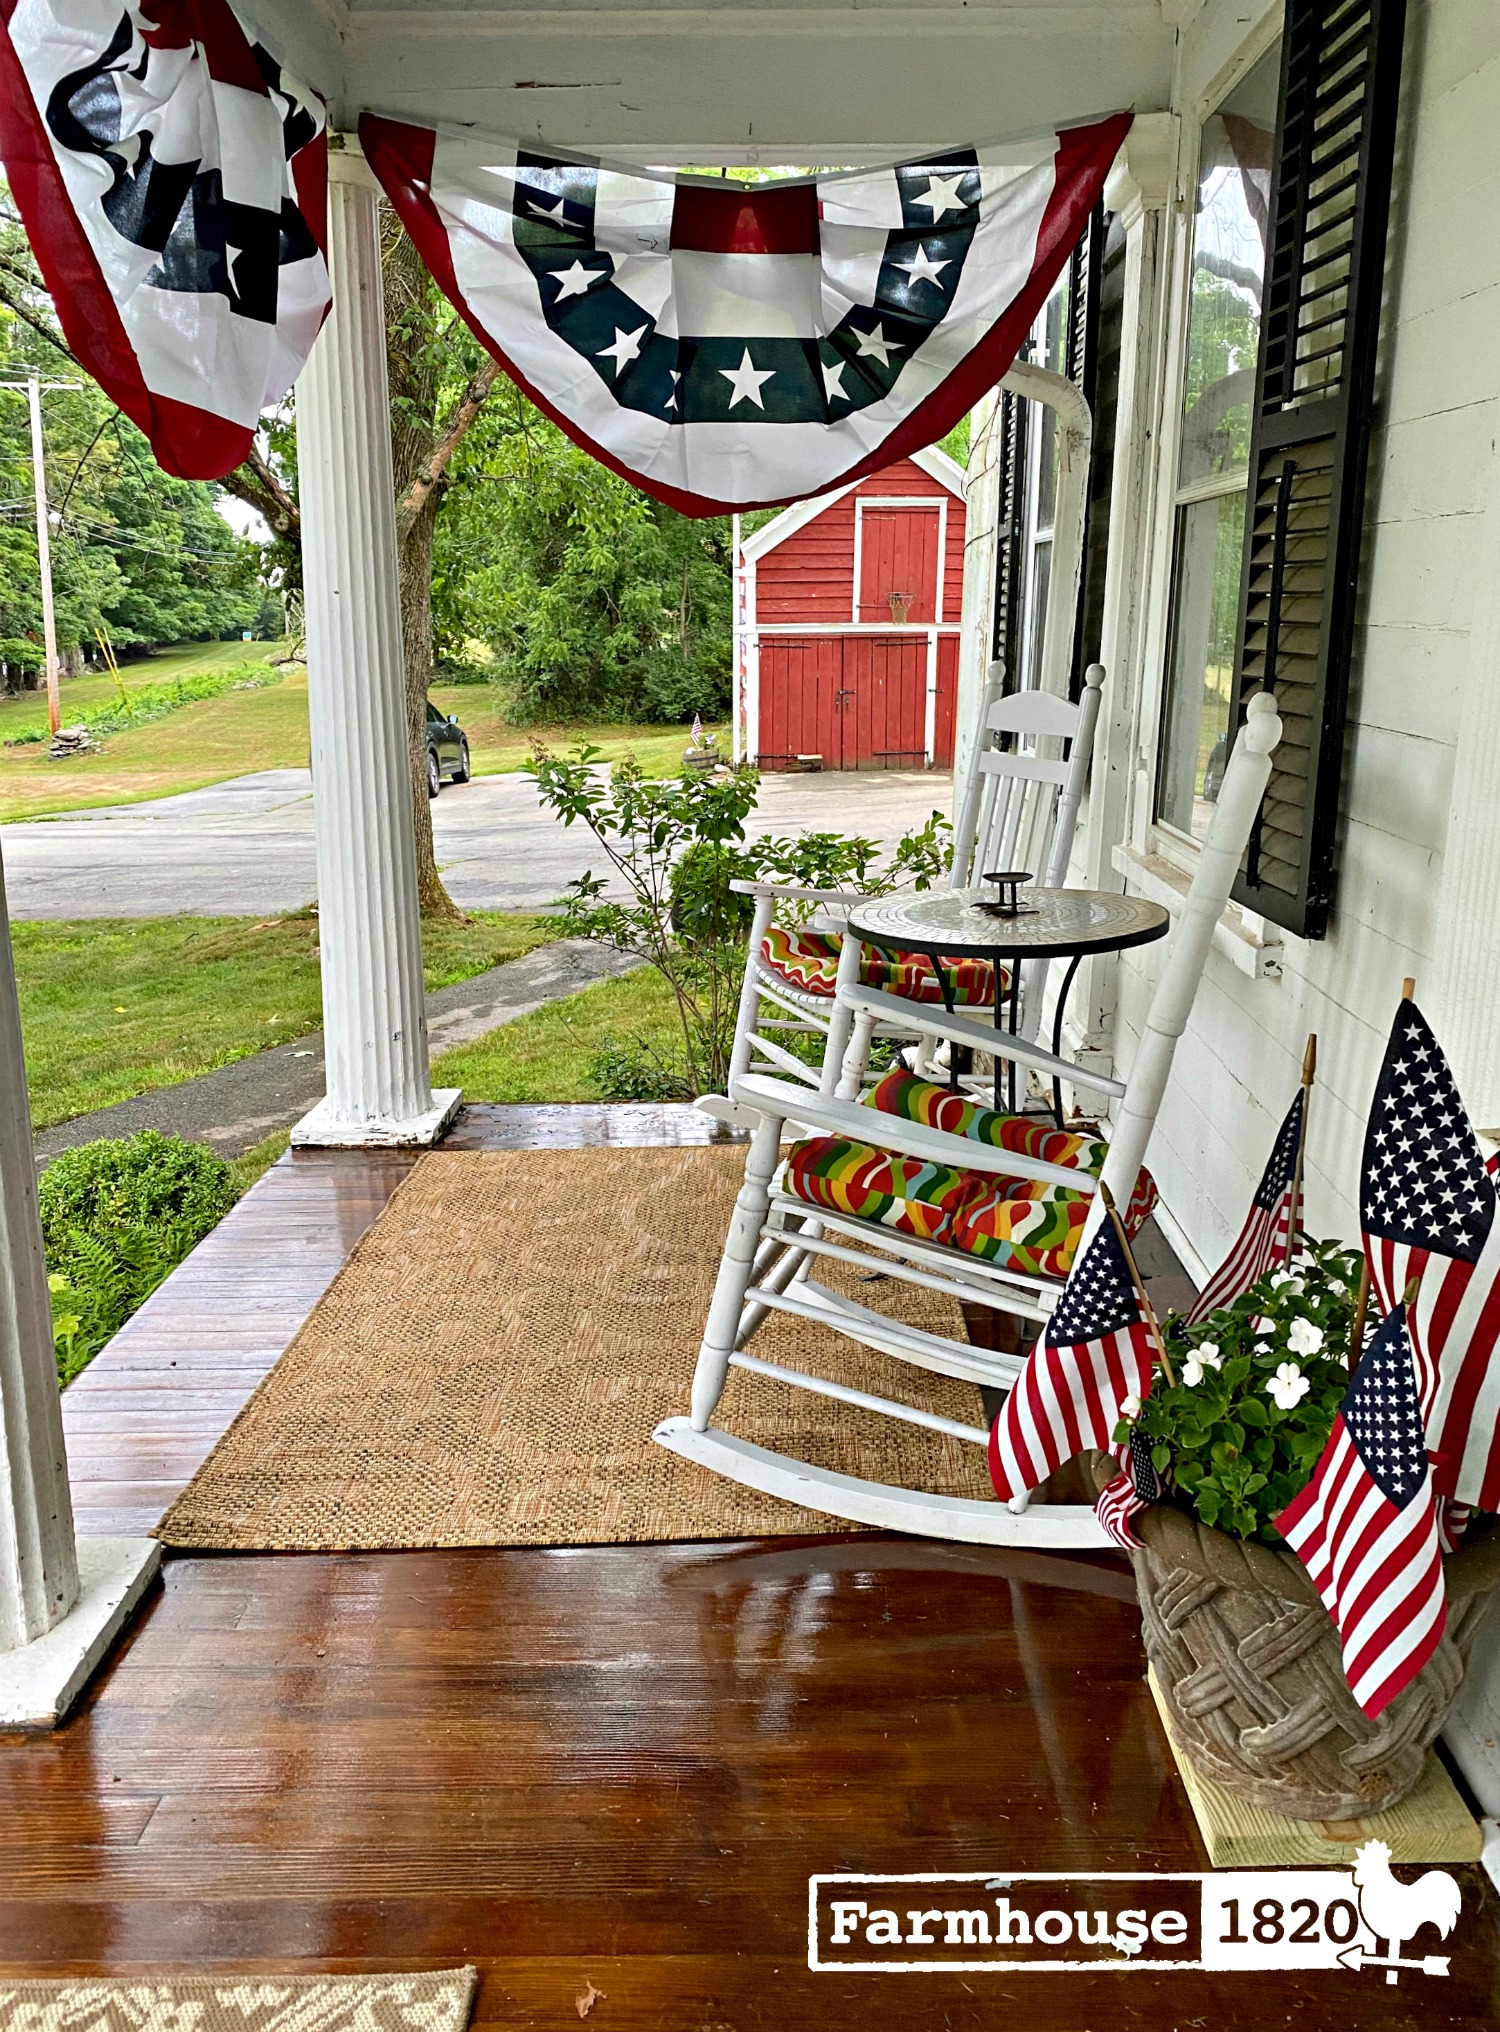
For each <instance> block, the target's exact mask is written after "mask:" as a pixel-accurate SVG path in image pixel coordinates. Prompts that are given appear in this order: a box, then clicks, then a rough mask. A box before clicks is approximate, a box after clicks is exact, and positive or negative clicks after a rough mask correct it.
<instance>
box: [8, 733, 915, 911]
mask: <svg viewBox="0 0 1500 2032" xmlns="http://www.w3.org/2000/svg"><path fill="white" fill-rule="evenodd" d="M951 797H952V789H951V779H950V778H949V777H948V776H947V775H945V774H941V773H939V772H937V771H932V772H930V773H928V772H924V771H920V770H902V771H892V772H890V773H889V774H882V773H878V772H875V773H871V774H868V775H813V776H801V775H798V776H767V777H766V778H765V779H764V780H763V782H762V786H761V797H760V803H759V806H758V807H757V811H756V820H755V823H756V825H757V827H758V829H760V830H763V831H770V832H778V833H792V832H797V831H804V830H806V831H813V830H817V831H829V832H860V833H866V834H870V835H873V836H874V837H875V838H877V839H880V840H882V841H883V842H885V843H886V844H887V845H893V844H894V843H895V841H896V840H898V839H899V838H900V837H901V835H902V833H903V832H905V831H907V829H908V828H909V827H911V826H913V825H920V824H922V823H923V822H924V821H925V819H926V818H927V815H928V813H929V812H930V811H932V810H933V809H934V808H935V807H936V808H937V809H939V810H941V811H944V812H947V811H949V809H950V806H951ZM433 832H434V837H435V839H436V843H437V856H438V861H439V863H440V865H441V867H442V871H443V880H444V882H445V883H446V884H447V887H448V892H449V894H450V895H451V896H452V897H453V900H454V901H455V902H456V903H458V904H460V905H461V906H462V907H463V908H465V909H467V910H534V909H538V908H540V907H541V906H542V905H544V904H547V903H551V902H553V901H555V900H556V898H557V897H558V896H560V895H561V893H562V891H563V889H564V888H565V886H566V885H567V883H568V882H569V881H570V880H571V879H572V878H573V877H574V876H575V875H579V874H581V873H582V872H583V871H584V870H585V869H586V868H589V867H593V868H594V869H596V870H597V871H598V872H601V873H602V872H604V869H603V867H602V859H603V857H602V856H601V855H600V853H599V851H598V848H597V846H595V845H594V843H593V840H592V837H591V835H589V834H588V833H586V832H585V831H584V830H583V828H582V827H581V826H576V825H575V826H572V827H564V826H563V825H561V824H560V823H559V822H558V821H557V820H556V819H554V818H553V817H552V816H551V815H550V814H549V813H548V812H546V811H544V810H543V809H542V808H541V806H540V805H539V804H538V802H537V795H536V789H535V786H534V785H533V784H532V783H531V781H530V779H529V778H527V777H525V776H521V775H509V776H481V777H477V778H476V779H475V780H474V781H473V782H472V783H466V784H453V785H450V786H449V787H448V788H446V789H445V790H444V791H443V793H442V795H441V796H440V797H439V798H438V799H437V801H436V803H435V804H434V806H433ZM0 855H3V858H4V867H5V886H6V891H7V895H8V898H9V903H10V914H11V916H12V917H15V918H33V919H39V918H75V917H172V916H176V915H177V914H178V913H180V912H187V913H189V914H191V915H193V916H201V917H242V916H250V917H262V916H267V915H270V914H271V913H272V912H275V911H279V910H297V909H300V908H301V907H302V906H303V905H304V904H306V903H310V902H312V901H313V900H314V898H315V896H316V894H317V875H316V869H315V865H314V855H313V808H312V791H311V782H310V779H309V776H308V773H307V771H306V770H305V769H266V770H262V771H260V772H258V773H257V774H256V775H253V776H238V777H235V778H233V779H231V781H229V782H227V783H216V784H214V785H212V786H211V787H210V788H209V789H207V790H190V791H185V792H183V793H181V794H180V795H178V796H176V797H163V798H158V799H156V800H155V801H153V802H152V803H149V804H128V805H105V806H102V807H100V808H98V809H96V810H93V811H81V812H74V813H70V814H69V815H68V816H67V817H65V818H55V819H31V820H28V821H26V822H25V823H23V824H19V825H7V826H4V827H0Z"/></svg>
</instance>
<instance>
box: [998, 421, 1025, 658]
mask: <svg viewBox="0 0 1500 2032" xmlns="http://www.w3.org/2000/svg"><path fill="white" fill-rule="evenodd" d="M994 428H995V442H996V445H997V447H998V449H999V455H1000V501H999V508H998V511H997V519H996V537H995V635H994V641H993V643H992V645H991V648H990V654H991V655H992V656H998V657H999V658H1000V660H1001V661H1002V662H1003V663H1004V665H1005V689H1006V690H1007V691H1008V692H1010V691H1018V690H1019V689H1020V684H1021V643H1022V635H1021V591H1022V588H1023V586H1024V585H1025V583H1026V570H1025V558H1024V555H1023V552H1024V543H1023V529H1024V515H1023V511H1024V509H1025V504H1026V404H1025V403H1024V402H1023V401H1022V400H1021V398H1020V396H1018V395H1012V394H1011V392H1010V390H1009V389H1008V388H1002V389H1001V391H1000V413H999V415H998V416H997V417H996V419H995V426H994Z"/></svg>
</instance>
